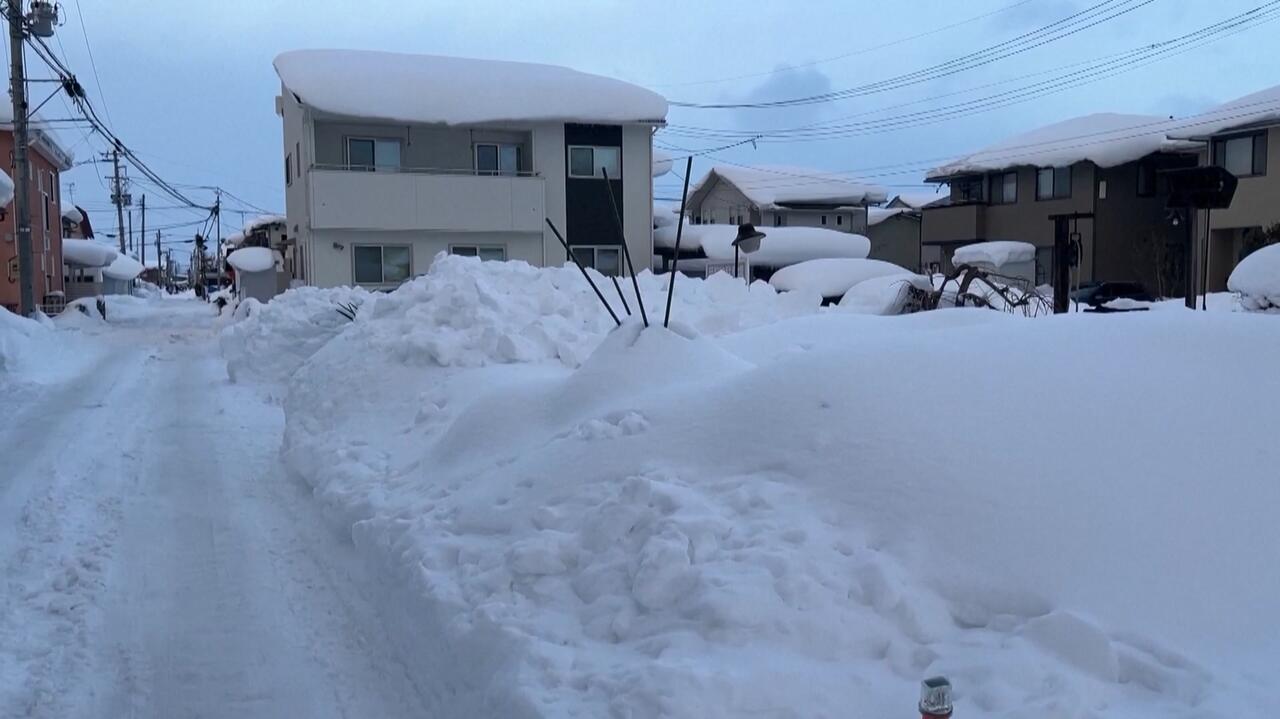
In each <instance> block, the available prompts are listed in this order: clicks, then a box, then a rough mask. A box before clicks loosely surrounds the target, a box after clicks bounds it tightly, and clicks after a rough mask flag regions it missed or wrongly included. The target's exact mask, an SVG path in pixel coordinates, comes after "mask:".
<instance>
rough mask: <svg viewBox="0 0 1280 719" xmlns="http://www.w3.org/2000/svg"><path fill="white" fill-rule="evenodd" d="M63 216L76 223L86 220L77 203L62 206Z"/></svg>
mask: <svg viewBox="0 0 1280 719" xmlns="http://www.w3.org/2000/svg"><path fill="white" fill-rule="evenodd" d="M62 216H63V217H64V218H66V219H68V220H71V221H72V222H75V223H76V224H79V223H81V222H84V214H83V213H81V212H80V208H79V207H76V206H75V205H68V206H66V207H63V208H62Z"/></svg>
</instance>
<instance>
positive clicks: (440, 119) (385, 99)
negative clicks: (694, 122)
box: [274, 50, 667, 125]
mask: <svg viewBox="0 0 1280 719" xmlns="http://www.w3.org/2000/svg"><path fill="white" fill-rule="evenodd" d="M274 64H275V69H276V73H277V74H278V75H279V76H280V80H281V82H282V83H284V86H285V87H286V88H287V89H288V91H290V92H293V93H296V94H297V95H298V96H299V97H301V98H302V102H303V103H305V104H307V105H309V106H311V107H313V108H315V109H317V110H319V111H321V112H327V113H333V114H336V115H346V116H350V117H361V118H370V119H378V120H387V121H392V122H420V123H426V124H441V125H470V124H478V123H492V122H504V121H526V122H540V121H547V122H612V123H632V122H634V123H647V124H654V125H661V124H663V123H664V122H665V120H666V116H667V101H666V100H665V99H663V97H662V96H661V95H658V94H657V93H655V92H653V91H651V90H646V89H644V88H642V87H639V86H636V85H632V84H630V83H626V82H622V81H621V80H615V79H612V78H608V77H601V76H599V75H589V74H587V73H584V72H578V71H576V70H570V69H569V68H565V67H559V66H555V65H541V64H534V63H527V62H508V61H502V60H477V59H470V58H460V57H444V56H438V55H414V54H408V53H395V52H383V51H378V50H292V51H289V52H285V53H281V54H280V55H277V56H276V59H275V63H274Z"/></svg>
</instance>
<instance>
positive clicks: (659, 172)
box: [653, 147, 675, 177]
mask: <svg viewBox="0 0 1280 719" xmlns="http://www.w3.org/2000/svg"><path fill="white" fill-rule="evenodd" d="M674 161H675V158H673V157H672V156H671V153H669V152H665V151H663V150H659V149H658V148H656V147H655V148H653V176H654V177H662V176H663V175H665V174H667V173H668V172H671V163H672V162H674Z"/></svg>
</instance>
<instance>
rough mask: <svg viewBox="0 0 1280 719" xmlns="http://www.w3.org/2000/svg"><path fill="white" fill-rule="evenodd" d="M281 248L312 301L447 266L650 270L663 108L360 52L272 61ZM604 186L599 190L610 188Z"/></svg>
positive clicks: (483, 70)
mask: <svg viewBox="0 0 1280 719" xmlns="http://www.w3.org/2000/svg"><path fill="white" fill-rule="evenodd" d="M274 65H275V69H276V73H277V74H278V75H279V77H280V82H281V94H280V96H279V97H278V98H277V100H276V110H277V112H278V114H279V115H280V116H281V118H282V120H283V126H284V152H283V160H284V165H285V168H284V169H285V178H284V179H285V185H286V188H285V204H286V233H287V235H288V237H290V238H291V239H292V241H293V242H294V243H296V259H295V265H296V270H295V272H296V274H297V275H298V279H300V280H302V281H303V282H305V283H306V284H309V285H318V286H322V287H330V286H334V285H345V284H358V285H363V286H367V287H370V288H392V287H395V286H396V285H397V284H398V283H400V282H402V281H404V280H405V279H408V278H410V277H413V276H414V275H417V274H421V273H423V272H425V271H426V269H427V267H428V266H429V265H430V263H431V261H432V259H433V258H434V257H435V256H436V254H438V253H440V252H451V253H454V254H459V255H469V256H475V257H479V258H480V259H482V260H487V259H509V260H525V261H527V262H529V263H531V264H534V265H539V266H543V265H558V264H561V263H563V262H564V261H565V260H566V254H565V251H564V249H563V248H562V247H561V245H560V244H559V241H558V240H557V239H556V237H555V235H554V234H553V233H552V232H551V230H550V228H548V226H547V224H546V220H548V219H549V220H551V221H552V222H553V223H555V225H556V226H557V228H559V230H560V232H561V233H562V234H563V235H564V237H565V239H566V240H567V241H568V242H569V243H570V245H571V246H572V248H573V253H574V255H575V256H577V257H578V259H579V260H580V261H582V262H583V263H584V264H586V265H589V266H593V267H595V268H596V269H598V270H600V271H601V272H604V273H606V274H620V273H622V271H623V270H622V265H623V262H622V253H621V251H620V250H621V241H620V240H619V237H618V231H617V226H616V221H615V216H614V205H613V204H611V202H610V189H612V196H613V198H614V201H615V202H616V205H617V207H618V209H619V211H620V214H621V216H622V221H623V223H622V224H623V227H624V231H625V236H626V238H627V242H628V245H627V247H628V249H629V250H630V254H631V256H632V258H633V261H634V262H635V264H636V265H637V267H636V269H637V271H639V270H640V269H643V268H645V267H647V266H648V258H649V257H651V256H652V251H653V248H652V221H653V217H652V212H653V189H652V173H653V145H652V134H653V130H654V128H655V127H660V126H662V125H664V124H665V118H666V113H667V102H666V100H665V99H663V98H662V97H661V96H659V95H657V94H656V93H653V92H650V91H649V90H646V89H644V88H640V87H637V86H635V85H631V84H628V83H625V82H621V81H619V80H614V79H611V78H606V77H600V76H597V75H588V74H586V73H582V72H577V71H575V70H570V69H568V68H563V67H556V66H552V65H539V64H531V63H520V62H500V61H494V60H472V59H463V58H452V57H440V56H432V55H413V54H401V53H389V52H376V51H361V50H297V51H292V52H286V53H284V54H281V55H279V56H278V57H276V59H275V63H274ZM606 174H607V176H608V178H609V179H608V182H606V181H605V179H604V178H605V176H606Z"/></svg>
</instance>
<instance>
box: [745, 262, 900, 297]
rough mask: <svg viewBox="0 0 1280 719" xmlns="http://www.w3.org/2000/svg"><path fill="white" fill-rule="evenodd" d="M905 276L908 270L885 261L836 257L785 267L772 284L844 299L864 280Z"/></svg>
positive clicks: (770, 281) (779, 287)
mask: <svg viewBox="0 0 1280 719" xmlns="http://www.w3.org/2000/svg"><path fill="white" fill-rule="evenodd" d="M902 274H907V268H905V267H900V266H898V265H895V264H893V263H892V262H885V261H884V260H868V259H854V258H834V257H833V258H826V259H821V260H808V261H806V262H799V263H797V264H794V265H791V266H789V267H783V268H782V269H780V270H778V271H777V272H775V273H773V277H770V278H769V284H771V285H773V286H774V287H776V288H777V289H779V290H782V291H794V290H808V291H810V292H817V293H818V294H820V295H822V296H823V297H843V296H844V293H846V292H848V291H849V288H850V287H853V286H854V285H856V284H858V283H859V282H862V281H863V280H869V279H871V278H873V277H884V276H885V275H902Z"/></svg>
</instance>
